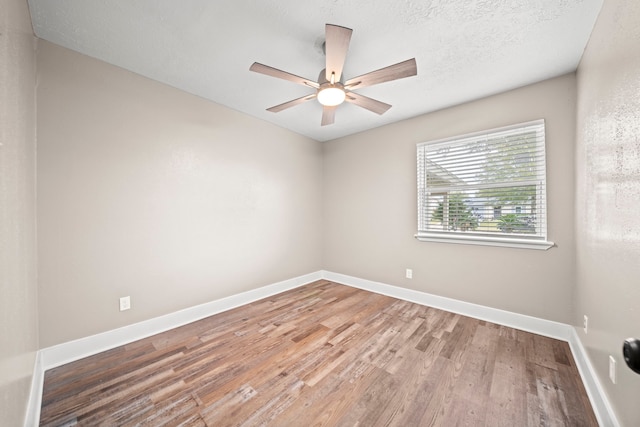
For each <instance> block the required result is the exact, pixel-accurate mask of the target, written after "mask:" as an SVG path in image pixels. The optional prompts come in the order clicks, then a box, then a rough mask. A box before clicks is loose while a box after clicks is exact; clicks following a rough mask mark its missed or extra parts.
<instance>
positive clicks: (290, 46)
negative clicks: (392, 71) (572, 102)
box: [29, 0, 603, 141]
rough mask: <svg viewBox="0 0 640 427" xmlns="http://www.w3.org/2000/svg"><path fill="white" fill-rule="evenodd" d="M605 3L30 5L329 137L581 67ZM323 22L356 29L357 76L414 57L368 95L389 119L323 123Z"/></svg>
mask: <svg viewBox="0 0 640 427" xmlns="http://www.w3.org/2000/svg"><path fill="white" fill-rule="evenodd" d="M602 2H603V0H422V1H420V0H376V1H371V0H316V1H302V0H252V1H249V0H233V1H223V0H183V1H176V0H135V1H132V0H55V1H52V0H29V5H30V8H31V16H32V20H33V27H34V31H35V33H36V35H37V36H38V37H40V38H42V39H45V40H48V41H50V42H53V43H56V44H59V45H61V46H64V47H67V48H69V49H73V50H75V51H78V52H81V53H83V54H86V55H89V56H92V57H95V58H98V59H101V60H103V61H106V62H108V63H111V64H114V65H117V66H119V67H122V68H125V69H127V70H130V71H133V72H135V73H138V74H141V75H143V76H146V77H149V78H151V79H154V80H157V81H160V82H163V83H166V84H168V85H171V86H174V87H176V88H179V89H182V90H184V91H186V92H190V93H192V94H195V95H199V96H201V97H203V98H206V99H209V100H211V101H214V102H217V103H220V104H223V105H226V106H228V107H230V108H233V109H235V110H238V111H242V112H244V113H247V114H250V115H252V116H254V117H258V118H261V119H264V120H267V121H269V122H272V123H274V124H276V125H278V126H281V127H284V128H287V129H290V130H292V131H294V132H297V133H300V134H303V135H307V136H309V137H311V138H313V139H315V140H318V141H326V140H330V139H334V138H338V137H341V136H345V135H349V134H352V133H356V132H360V131H363V130H367V129H371V128H374V127H377V126H381V125H384V124H387V123H392V122H396V121H398V120H403V119H407V118H410V117H414V116H417V115H420V114H423V113H427V112H430V111H435V110H438V109H441V108H444V107H448V106H451V105H456V104H460V103H463V102H466V101H470V100H473V99H478V98H481V97H484V96H487V95H491V94H494V93H499V92H503V91H505V90H509V89H513V88H515V87H519V86H524V85H527V84H530V83H534V82H538V81H541V80H545V79H548V78H551V77H555V76H558V75H562V74H565V73H568V72H572V71H574V70H575V69H576V67H577V65H578V62H579V61H580V58H581V56H582V52H583V50H584V48H585V46H586V43H587V41H588V39H589V35H590V33H591V30H592V29H593V25H594V22H595V20H596V17H597V14H598V12H599V11H600V8H601V6H602ZM326 23H330V24H336V25H341V26H345V27H349V28H352V29H353V30H354V31H353V36H352V38H351V45H350V48H349V52H348V55H347V61H346V64H345V68H344V75H345V77H346V79H348V78H351V77H355V76H358V75H361V74H364V73H367V72H369V71H373V70H377V69H379V68H382V67H385V66H387V65H391V64H394V63H396V62H400V61H403V60H405V59H409V58H412V57H415V58H416V60H417V64H418V75H417V76H415V77H409V78H406V79H402V80H397V81H393V82H388V83H383V84H380V85H377V86H373V87H367V88H363V89H361V90H360V91H358V92H359V93H362V94H363V95H366V96H369V97H372V98H375V99H378V100H380V101H383V102H386V103H388V104H392V105H393V107H392V108H391V109H390V110H389V111H387V112H386V113H385V114H384V115H382V116H378V115H376V114H374V113H372V112H370V111H367V110H364V109H362V108H359V107H357V106H355V105H351V104H347V103H345V104H342V105H341V106H339V107H338V110H337V112H336V122H335V124H333V125H330V126H324V127H321V126H320V118H321V115H322V108H321V106H320V105H319V104H318V103H317V102H316V101H310V102H307V103H305V104H303V105H299V106H297V107H294V108H291V109H288V110H285V111H283V112H280V113H271V112H268V111H265V109H266V108H268V107H271V106H274V105H276V104H280V103H282V102H285V101H288V100H291V99H294V98H298V97H300V96H303V95H305V94H308V93H313V90H312V89H308V88H305V87H303V86H301V85H296V84H294V83H290V82H287V81H284V80H280V79H275V78H272V77H268V76H265V75H261V74H257V73H253V72H250V71H249V66H250V65H251V64H252V63H253V62H254V61H257V62H261V63H263V64H266V65H270V66H272V67H275V68H279V69H282V70H285V71H288V72H290V73H293V74H297V75H299V76H303V77H306V78H309V79H311V80H316V79H317V77H318V73H319V72H320V70H321V69H322V68H324V54H323V53H322V47H321V46H322V42H323V41H324V26H325V24H326Z"/></svg>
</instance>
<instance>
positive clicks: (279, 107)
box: [267, 93, 316, 113]
mask: <svg viewBox="0 0 640 427" xmlns="http://www.w3.org/2000/svg"><path fill="white" fill-rule="evenodd" d="M315 97H316V94H315V93H312V94H311V95H305V96H303V97H301V98H296V99H293V100H291V101H287V102H284V103H282V104H279V105H275V106H273V107H271V108H267V111H271V112H272V113H278V112H280V111H282V110H286V109H287V108H291V107H295V106H296V105H299V104H302V103H303V102H307V101H310V100H312V99H315Z"/></svg>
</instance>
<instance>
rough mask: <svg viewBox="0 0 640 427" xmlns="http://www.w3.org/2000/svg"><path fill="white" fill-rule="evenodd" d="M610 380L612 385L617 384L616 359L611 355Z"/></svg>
mask: <svg viewBox="0 0 640 427" xmlns="http://www.w3.org/2000/svg"><path fill="white" fill-rule="evenodd" d="M609 379H610V380H611V382H612V383H614V384H615V383H616V359H614V358H613V356H611V355H609Z"/></svg>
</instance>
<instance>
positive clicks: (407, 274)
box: [405, 268, 413, 279]
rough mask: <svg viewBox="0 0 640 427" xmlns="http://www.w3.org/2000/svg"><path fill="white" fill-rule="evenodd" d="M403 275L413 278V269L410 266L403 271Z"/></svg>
mask: <svg viewBox="0 0 640 427" xmlns="http://www.w3.org/2000/svg"><path fill="white" fill-rule="evenodd" d="M405 276H406V278H407V279H413V270H412V269H410V268H407V271H406V272H405Z"/></svg>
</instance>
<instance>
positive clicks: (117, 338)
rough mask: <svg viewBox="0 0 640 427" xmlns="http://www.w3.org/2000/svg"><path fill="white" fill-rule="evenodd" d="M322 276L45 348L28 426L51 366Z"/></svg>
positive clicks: (36, 371)
mask: <svg viewBox="0 0 640 427" xmlns="http://www.w3.org/2000/svg"><path fill="white" fill-rule="evenodd" d="M320 279H322V272H321V271H317V272H314V273H310V274H305V275H303V276H299V277H295V278H293V279H288V280H284V281H282V282H278V283H273V284H271V285H267V286H263V287H261V288H258V289H252V290H250V291H246V292H242V293H239V294H236V295H231V296H229V297H226V298H221V299H219V300H215V301H211V302H208V303H205V304H201V305H197V306H194V307H189V308H186V309H184V310H180V311H176V312H174V313H169V314H166V315H164V316H159V317H155V318H153V319H149V320H145V321H143V322H139V323H134V324H132V325H128V326H125V327H122V328H118V329H113V330H111V331H107V332H103V333H100V334H96V335H91V336H89V337H85V338H80V339H77V340H74V341H69V342H66V343H62V344H58V345H55V346H52V347H47V348H43V349H41V350H40V351H38V354H37V355H36V363H35V366H34V373H33V380H32V384H31V393H30V399H29V402H28V406H27V407H28V412H27V416H26V420H25V427H32V426H37V425H38V423H39V420H40V406H41V405H42V389H43V383H44V372H45V371H46V370H47V369H51V368H55V367H57V366H61V365H64V364H66V363H70V362H73V361H75V360H79V359H82V358H84V357H87V356H91V355H93V354H96V353H100V352H102V351H106V350H109V349H112V348H115V347H119V346H121V345H124V344H128V343H130V342H133V341H137V340H139V339H142V338H146V337H149V336H152V335H155V334H159V333H161V332H165V331H167V330H169V329H173V328H177V327H179V326H182V325H186V324H188V323H191V322H195V321H197V320H200V319H204V318H205V317H209V316H212V315H214V314H217V313H221V312H223V311H227V310H231V309H233V308H236V307H239V306H241V305H245V304H249V303H252V302H254V301H258V300H260V299H263V298H267V297H270V296H272V295H275V294H279V293H281V292H285V291H288V290H290V289H295V288H297V287H300V286H302V285H305V284H307V283H311V282H315V281H316V280H320Z"/></svg>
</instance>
